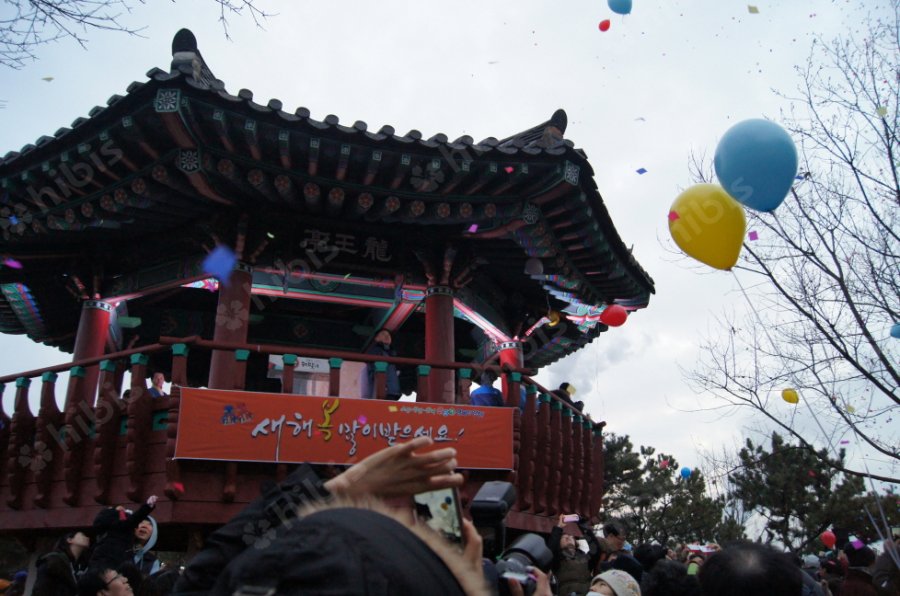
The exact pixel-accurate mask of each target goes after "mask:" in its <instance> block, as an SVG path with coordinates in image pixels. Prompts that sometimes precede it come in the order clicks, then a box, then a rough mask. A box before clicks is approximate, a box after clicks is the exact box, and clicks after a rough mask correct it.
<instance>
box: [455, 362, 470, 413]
mask: <svg viewBox="0 0 900 596" xmlns="http://www.w3.org/2000/svg"><path fill="white" fill-rule="evenodd" d="M471 389H472V369H471V368H461V369H459V378H458V379H457V380H456V403H458V404H465V405H468V404H469V403H471V401H472V400H471V397H470V395H469V394H470V391H471Z"/></svg>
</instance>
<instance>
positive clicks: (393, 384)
mask: <svg viewBox="0 0 900 596" xmlns="http://www.w3.org/2000/svg"><path fill="white" fill-rule="evenodd" d="M392 343H393V337H392V336H391V332H390V331H388V330H387V329H382V330H380V331H379V332H378V333H376V334H375V341H374V342H373V343H372V345H371V346H370V347H369V349H368V350H366V354H372V355H375V356H388V357H391V356H396V355H397V351H396V350H395V349H394V348H392V347H391V344H392ZM385 377H386V378H387V392H386V394H385V396H384V397H385V399H391V400H394V401H397V400H398V399H400V374H399V373H398V372H397V367H396V366H394V365H393V364H388V368H387V373H386V374H385ZM359 386H360V389H361V391H360V396H361V397H362V398H363V399H375V397H376V396H377V395H378V393H377V391H376V390H375V364H374V363H372V362H370V363H368V364H366V367H365V368H364V369H363V372H362V376H361V378H360V383H359Z"/></svg>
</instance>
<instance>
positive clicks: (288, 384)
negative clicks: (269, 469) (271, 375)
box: [275, 354, 297, 482]
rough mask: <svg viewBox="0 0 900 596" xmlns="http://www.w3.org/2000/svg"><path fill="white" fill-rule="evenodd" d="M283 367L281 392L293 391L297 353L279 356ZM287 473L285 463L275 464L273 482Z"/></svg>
mask: <svg viewBox="0 0 900 596" xmlns="http://www.w3.org/2000/svg"><path fill="white" fill-rule="evenodd" d="M281 362H282V363H283V364H284V368H283V369H282V371H281V392H282V393H285V394H288V395H290V394H292V393H294V370H296V368H297V355H296V354H284V355H283V356H282V357H281ZM287 475H288V467H287V464H277V465H276V466H275V482H281V481H282V480H284V479H285V478H287Z"/></svg>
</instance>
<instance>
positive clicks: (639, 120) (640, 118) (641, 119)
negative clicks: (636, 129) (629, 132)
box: [634, 116, 647, 122]
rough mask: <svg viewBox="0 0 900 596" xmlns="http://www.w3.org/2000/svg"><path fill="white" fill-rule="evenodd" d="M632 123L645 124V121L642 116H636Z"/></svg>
mask: <svg viewBox="0 0 900 596" xmlns="http://www.w3.org/2000/svg"><path fill="white" fill-rule="evenodd" d="M634 121H635V122H646V121H647V119H646V118H644V117H643V116H638V117H637V118H635V119H634Z"/></svg>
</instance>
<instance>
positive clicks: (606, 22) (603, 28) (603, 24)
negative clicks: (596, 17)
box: [600, 19, 609, 31]
mask: <svg viewBox="0 0 900 596" xmlns="http://www.w3.org/2000/svg"><path fill="white" fill-rule="evenodd" d="M600 31H609V19H604V20H602V21H600Z"/></svg>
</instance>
